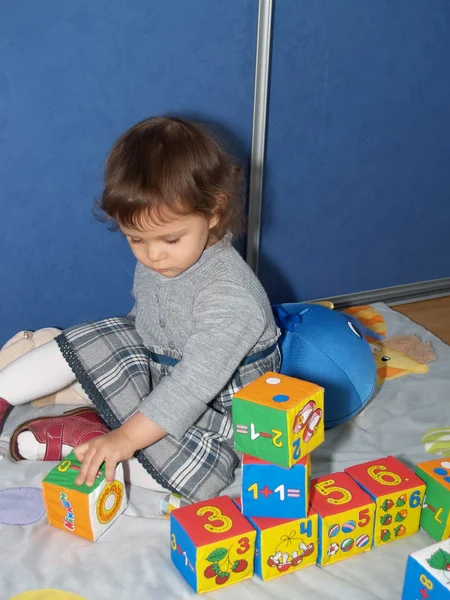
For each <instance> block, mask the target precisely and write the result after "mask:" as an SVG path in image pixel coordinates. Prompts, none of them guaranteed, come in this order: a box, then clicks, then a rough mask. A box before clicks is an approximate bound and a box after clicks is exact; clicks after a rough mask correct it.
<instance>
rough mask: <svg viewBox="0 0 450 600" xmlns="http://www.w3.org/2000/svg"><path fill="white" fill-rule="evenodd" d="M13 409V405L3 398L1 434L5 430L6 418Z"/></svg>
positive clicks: (0, 400) (0, 408)
mask: <svg viewBox="0 0 450 600" xmlns="http://www.w3.org/2000/svg"><path fill="white" fill-rule="evenodd" d="M11 409H12V404H10V403H9V402H7V401H6V400H4V399H3V398H0V433H1V432H2V430H3V423H4V422H5V420H6V417H7V416H8V413H9V411H10V410H11Z"/></svg>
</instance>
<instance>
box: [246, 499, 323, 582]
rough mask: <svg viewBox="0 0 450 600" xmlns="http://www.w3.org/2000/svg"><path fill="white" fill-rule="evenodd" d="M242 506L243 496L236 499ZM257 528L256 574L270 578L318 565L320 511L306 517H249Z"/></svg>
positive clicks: (312, 510) (262, 577)
mask: <svg viewBox="0 0 450 600" xmlns="http://www.w3.org/2000/svg"><path fill="white" fill-rule="evenodd" d="M235 502H236V504H237V506H238V507H240V506H241V502H240V500H239V499H235ZM248 520H249V521H250V523H252V525H253V526H254V527H255V529H256V550H255V573H256V574H257V575H258V576H259V577H261V579H263V580H265V581H267V580H269V579H274V578H275V577H279V576H280V575H284V574H285V573H288V572H289V573H292V572H293V571H296V570H298V569H302V568H304V567H308V566H309V565H315V564H316V562H317V553H318V521H317V513H316V512H315V510H314V509H312V508H310V509H309V512H308V515H307V517H306V518H304V519H267V518H264V517H259V518H258V517H248Z"/></svg>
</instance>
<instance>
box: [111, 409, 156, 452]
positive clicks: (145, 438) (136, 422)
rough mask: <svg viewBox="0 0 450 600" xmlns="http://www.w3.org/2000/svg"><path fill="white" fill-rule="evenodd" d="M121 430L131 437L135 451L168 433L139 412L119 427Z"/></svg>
mask: <svg viewBox="0 0 450 600" xmlns="http://www.w3.org/2000/svg"><path fill="white" fill-rule="evenodd" d="M119 431H122V433H124V434H125V435H126V436H127V437H128V438H129V439H130V442H131V443H132V445H133V448H134V452H136V451H137V450H142V448H147V446H150V445H151V444H154V443H155V442H157V441H159V440H160V439H161V438H163V437H164V436H165V435H167V431H164V429H161V427H159V426H158V425H157V424H156V423H154V422H153V421H151V420H150V419H148V418H147V417H146V416H144V415H143V414H142V413H139V412H137V413H135V414H134V415H133V416H132V417H130V418H129V419H128V421H126V423H124V424H123V425H122V426H121V427H120V428H119ZM134 452H133V454H134Z"/></svg>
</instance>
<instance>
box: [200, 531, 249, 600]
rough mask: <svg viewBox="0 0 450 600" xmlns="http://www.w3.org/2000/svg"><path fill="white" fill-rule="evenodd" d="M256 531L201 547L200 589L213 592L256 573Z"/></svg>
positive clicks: (201, 591)
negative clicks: (254, 571)
mask: <svg viewBox="0 0 450 600" xmlns="http://www.w3.org/2000/svg"><path fill="white" fill-rule="evenodd" d="M255 541H256V531H251V532H249V533H247V534H245V536H242V535H238V536H235V537H231V538H229V539H227V540H225V541H223V542H220V543H219V544H217V543H214V544H208V545H206V546H202V547H201V548H198V550H197V560H196V569H197V592H198V593H199V594H201V593H203V592H210V591H211V590H216V589H219V588H222V587H226V586H227V585H232V584H233V583H238V582H239V581H243V580H244V579H248V578H249V577H252V576H253V570H254V557H255Z"/></svg>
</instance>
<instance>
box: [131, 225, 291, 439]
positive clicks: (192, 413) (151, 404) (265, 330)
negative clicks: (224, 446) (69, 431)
mask: <svg viewBox="0 0 450 600" xmlns="http://www.w3.org/2000/svg"><path fill="white" fill-rule="evenodd" d="M133 295H134V297H135V299H136V304H135V307H134V309H133V313H134V315H135V317H136V330H137V332H138V333H139V335H140V337H141V338H142V340H143V341H144V344H145V345H146V346H147V348H149V349H150V350H151V351H152V352H157V353H160V354H165V355H168V356H171V357H174V358H177V359H182V360H180V362H179V363H178V364H177V365H176V366H175V367H174V368H173V370H172V372H171V375H170V376H169V377H163V378H162V379H161V381H160V382H159V383H158V385H157V386H156V387H155V388H154V389H153V391H152V392H151V393H150V395H149V396H148V397H147V398H145V399H144V400H143V401H142V402H141V404H140V408H139V410H140V412H141V413H142V414H144V415H145V416H146V417H148V418H150V419H151V420H152V421H154V422H155V423H156V424H157V425H159V426H160V427H161V428H162V429H164V430H165V431H167V432H168V433H169V434H170V435H172V436H173V437H175V438H176V439H181V438H182V437H183V435H184V434H185V433H186V431H187V430H188V429H189V427H190V426H192V425H193V424H194V423H195V422H196V421H197V420H198V419H199V417H200V416H201V415H202V414H203V413H204V412H205V410H206V408H207V405H208V403H210V402H211V400H213V399H214V398H215V397H216V396H217V395H218V394H219V392H220V391H221V390H222V388H223V387H224V386H225V385H226V384H227V382H229V380H230V379H231V378H232V376H233V374H234V372H235V371H236V369H237V367H238V366H239V364H240V363H241V361H242V360H243V358H245V357H246V356H248V355H250V354H253V353H255V352H257V351H259V350H262V349H265V348H267V347H268V346H269V345H270V344H273V342H274V340H276V339H277V338H278V336H279V331H278V329H277V327H276V325H275V322H274V318H273V313H272V309H271V306H270V303H269V300H268V298H267V295H266V293H265V291H264V289H263V287H262V285H261V284H260V282H259V280H258V279H257V277H256V276H255V275H254V273H253V271H252V270H251V269H250V267H249V266H248V265H247V264H246V263H245V261H244V260H243V259H242V257H241V256H240V255H239V253H238V252H237V251H236V250H235V249H234V248H233V247H232V245H231V234H228V235H227V236H225V238H223V239H222V240H221V241H220V242H218V243H217V244H215V245H213V246H211V247H209V248H207V249H206V250H205V251H204V252H203V254H202V256H201V257H200V259H199V260H198V261H197V262H196V263H195V264H194V265H193V266H192V267H190V268H189V269H187V270H186V271H184V272H183V273H181V274H180V275H178V276H177V277H174V278H168V277H164V276H163V275H161V274H159V273H155V272H154V271H151V270H150V269H147V268H146V267H144V266H143V265H141V264H140V263H138V264H137V267H136V273H135V279H134V285H133Z"/></svg>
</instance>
